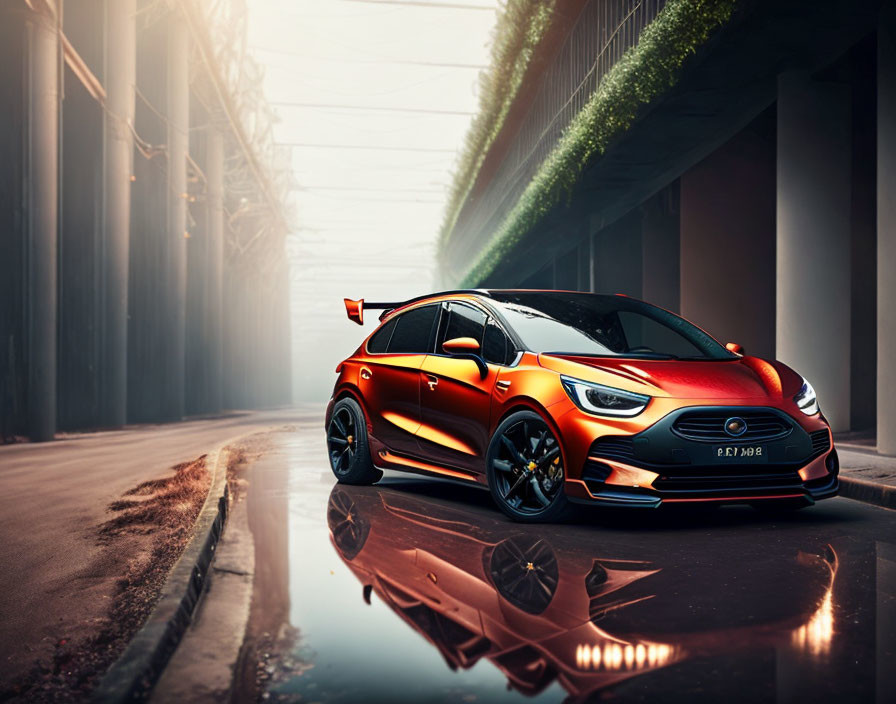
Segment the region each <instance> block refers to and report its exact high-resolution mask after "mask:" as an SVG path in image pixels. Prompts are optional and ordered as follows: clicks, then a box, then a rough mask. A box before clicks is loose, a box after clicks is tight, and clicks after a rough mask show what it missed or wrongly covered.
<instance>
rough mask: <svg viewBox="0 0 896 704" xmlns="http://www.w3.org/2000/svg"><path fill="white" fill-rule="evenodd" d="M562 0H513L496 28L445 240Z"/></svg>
mask: <svg viewBox="0 0 896 704" xmlns="http://www.w3.org/2000/svg"><path fill="white" fill-rule="evenodd" d="M556 1H557V0H508V2H507V5H506V7H505V9H504V12H503V13H501V15H500V17H498V21H497V23H496V25H495V29H494V30H493V39H492V50H491V66H490V68H489V70H488V71H487V72H485V73H483V74H482V75H481V76H480V79H479V82H480V83H479V111H478V112H477V113H476V117H474V118H473V122H472V124H471V125H470V129H469V130H468V131H467V135H466V138H465V141H464V146H463V149H462V151H461V155H460V158H459V160H458V163H457V166H456V168H455V174H454V179H453V183H452V186H451V191H450V193H449V195H448V205H447V207H446V209H445V219H444V220H443V223H442V228H441V231H440V234H439V244H440V246H444V244H445V242H446V241H447V238H448V236H449V234H450V233H451V231H452V230H453V229H454V225H455V223H456V222H457V217H458V215H459V214H460V210H461V207H462V206H463V204H464V201H465V200H466V198H467V195H468V194H469V193H470V189H471V188H473V184H474V183H476V177H477V176H478V174H479V169H480V168H482V162H483V161H484V160H485V157H486V155H487V154H488V151H489V149H491V146H492V143H493V142H494V141H495V138H496V137H497V136H498V135H499V134H500V133H501V129H502V128H503V127H504V120H505V119H506V118H507V113H508V112H509V111H510V106H511V105H512V104H513V101H514V98H516V94H517V92H518V91H519V89H520V86H521V85H522V84H523V78H524V77H525V75H526V70H527V69H528V68H529V64H530V63H531V61H532V57H533V55H534V53H535V48H536V47H537V46H538V45H539V43H540V42H541V40H542V38H543V37H544V34H545V32H546V31H547V29H548V27H550V26H551V20H552V18H553V14H554V6H555V4H556Z"/></svg>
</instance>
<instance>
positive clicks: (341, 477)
mask: <svg viewBox="0 0 896 704" xmlns="http://www.w3.org/2000/svg"><path fill="white" fill-rule="evenodd" d="M327 455H328V456H329V458H330V468H331V469H332V470H333V474H335V475H336V479H337V481H338V482H339V483H340V484H373V483H374V482H376V481H379V479H380V478H381V477H382V476H383V473H382V472H381V471H380V470H378V469H377V468H376V467H374V466H373V461H372V460H371V459H370V446H369V445H368V443H367V424H366V423H365V422H364V411H362V410H361V406H359V405H358V402H357V401H355V400H354V399H353V398H343V399H339V401H337V402H336V405H335V406H333V415H331V416H330V423H329V425H328V426H327Z"/></svg>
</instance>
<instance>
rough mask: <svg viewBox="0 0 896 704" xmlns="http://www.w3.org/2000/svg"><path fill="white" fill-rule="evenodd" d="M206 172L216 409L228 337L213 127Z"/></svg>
mask: <svg viewBox="0 0 896 704" xmlns="http://www.w3.org/2000/svg"><path fill="white" fill-rule="evenodd" d="M205 175H206V178H207V179H208V193H207V195H206V198H207V203H208V260H209V261H208V313H207V314H208V317H209V327H208V329H209V339H208V342H207V349H208V351H209V374H208V383H209V395H208V399H209V406H210V409H209V410H212V411H218V410H220V409H221V408H222V407H223V394H222V385H223V384H224V337H223V334H222V330H223V324H224V321H223V310H224V299H223V288H222V287H223V278H224V137H223V136H222V134H221V133H220V132H219V131H218V130H216V129H214V128H212V129H210V130H209V134H208V142H207V155H206V167H205Z"/></svg>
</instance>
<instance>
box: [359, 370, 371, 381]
mask: <svg viewBox="0 0 896 704" xmlns="http://www.w3.org/2000/svg"><path fill="white" fill-rule="evenodd" d="M372 376H373V372H372V371H370V370H369V369H368V368H367V367H361V378H362V379H365V380H367V379H369V378H370V377H372Z"/></svg>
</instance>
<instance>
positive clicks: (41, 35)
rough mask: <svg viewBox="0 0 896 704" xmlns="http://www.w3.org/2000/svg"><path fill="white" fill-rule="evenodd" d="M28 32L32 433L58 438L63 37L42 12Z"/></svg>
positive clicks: (42, 437) (30, 23)
mask: <svg viewBox="0 0 896 704" xmlns="http://www.w3.org/2000/svg"><path fill="white" fill-rule="evenodd" d="M28 32H29V38H28V45H27V46H28V55H29V56H28V63H29V66H28V69H29V70H28V74H29V85H28V97H29V105H28V123H29V127H28V142H29V144H28V149H29V152H30V158H29V159H28V162H27V163H28V177H27V181H28V187H29V190H30V194H29V198H28V221H29V226H30V227H29V229H30V238H29V240H30V247H29V251H28V262H29V280H28V289H29V299H30V300H29V318H30V322H29V334H28V341H29V351H28V353H29V354H28V361H29V365H28V366H29V369H28V434H29V436H30V437H31V439H32V440H52V439H53V435H54V433H55V430H56V318H57V297H56V284H57V279H56V275H57V265H58V263H57V256H58V202H59V180H58V178H59V71H60V64H59V42H58V37H57V34H56V28H55V27H54V26H53V25H52V24H51V23H50V21H49V20H46V19H44V18H42V17H38V16H36V15H35V16H34V19H33V21H31V22H29V26H28Z"/></svg>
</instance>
